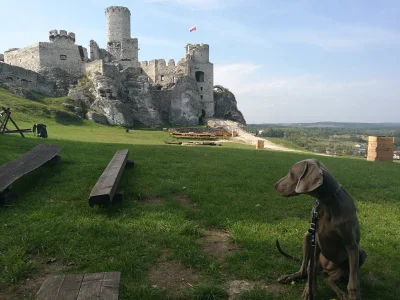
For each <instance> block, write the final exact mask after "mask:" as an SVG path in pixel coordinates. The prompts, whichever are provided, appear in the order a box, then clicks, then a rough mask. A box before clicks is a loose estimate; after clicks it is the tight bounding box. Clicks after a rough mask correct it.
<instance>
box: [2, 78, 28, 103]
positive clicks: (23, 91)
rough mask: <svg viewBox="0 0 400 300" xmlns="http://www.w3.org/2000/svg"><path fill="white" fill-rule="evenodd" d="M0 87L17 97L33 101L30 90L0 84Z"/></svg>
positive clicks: (9, 84)
mask: <svg viewBox="0 0 400 300" xmlns="http://www.w3.org/2000/svg"><path fill="white" fill-rule="evenodd" d="M0 87H1V88H3V89H6V90H9V91H10V92H12V93H14V94H16V95H18V96H21V97H23V98H26V99H29V100H34V99H35V97H34V96H33V95H32V92H31V91H30V90H28V89H26V88H23V87H20V86H18V85H15V84H11V83H2V82H0Z"/></svg>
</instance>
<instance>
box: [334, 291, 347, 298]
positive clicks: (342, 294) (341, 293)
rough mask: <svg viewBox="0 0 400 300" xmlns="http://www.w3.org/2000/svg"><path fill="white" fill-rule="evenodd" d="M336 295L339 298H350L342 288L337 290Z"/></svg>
mask: <svg viewBox="0 0 400 300" xmlns="http://www.w3.org/2000/svg"><path fill="white" fill-rule="evenodd" d="M336 296H337V298H338V300H348V299H349V298H348V297H347V294H346V293H345V292H343V291H341V290H338V291H336Z"/></svg>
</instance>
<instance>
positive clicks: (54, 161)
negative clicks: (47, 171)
mask: <svg viewBox="0 0 400 300" xmlns="http://www.w3.org/2000/svg"><path fill="white" fill-rule="evenodd" d="M60 162H61V156H60V155H56V156H54V157H53V158H52V159H50V160H49V161H48V162H47V164H49V165H57V164H59V163H60Z"/></svg>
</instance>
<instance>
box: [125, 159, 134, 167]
mask: <svg viewBox="0 0 400 300" xmlns="http://www.w3.org/2000/svg"><path fill="white" fill-rule="evenodd" d="M134 166H135V162H134V161H133V160H129V159H128V160H127V161H126V165H125V167H126V168H133V167H134Z"/></svg>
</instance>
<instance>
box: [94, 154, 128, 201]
mask: <svg viewBox="0 0 400 300" xmlns="http://www.w3.org/2000/svg"><path fill="white" fill-rule="evenodd" d="M128 154H129V151H128V150H127V149H125V150H119V151H117V152H116V153H115V155H114V157H113V158H112V159H111V161H110V162H109V164H108V166H107V167H106V169H105V170H104V172H103V174H101V176H100V178H99V180H98V181H97V183H96V185H95V186H94V188H93V190H92V192H91V193H90V197H89V206H90V207H93V206H94V205H99V206H103V205H109V204H111V203H112V202H113V201H114V202H115V201H116V200H118V201H119V200H122V194H116V191H117V187H118V183H119V180H120V179H121V177H122V173H123V172H124V169H125V166H126V165H127V164H128V165H131V166H133V161H128Z"/></svg>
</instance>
